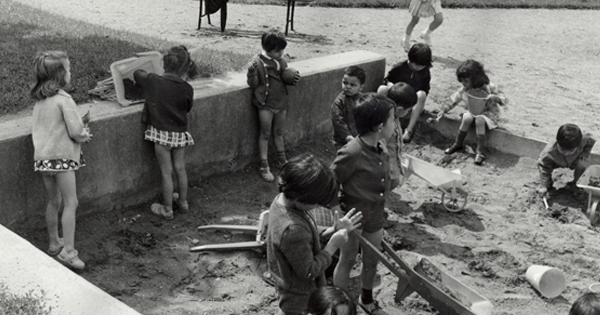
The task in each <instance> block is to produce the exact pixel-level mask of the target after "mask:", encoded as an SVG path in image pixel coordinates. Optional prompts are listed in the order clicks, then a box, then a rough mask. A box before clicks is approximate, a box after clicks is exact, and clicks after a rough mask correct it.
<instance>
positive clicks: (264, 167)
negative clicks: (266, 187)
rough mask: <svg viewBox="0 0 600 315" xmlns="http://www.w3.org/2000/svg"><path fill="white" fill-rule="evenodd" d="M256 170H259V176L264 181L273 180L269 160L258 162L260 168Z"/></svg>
mask: <svg viewBox="0 0 600 315" xmlns="http://www.w3.org/2000/svg"><path fill="white" fill-rule="evenodd" d="M258 170H259V172H260V176H261V177H262V179H264V180H265V181H266V182H272V181H274V180H275V176H273V173H271V169H270V168H269V162H267V161H266V160H265V161H261V162H260V168H259V169H258Z"/></svg>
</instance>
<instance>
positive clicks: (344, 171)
mask: <svg viewBox="0 0 600 315" xmlns="http://www.w3.org/2000/svg"><path fill="white" fill-rule="evenodd" d="M394 107H395V104H394V102H393V101H392V100H390V99H389V98H387V97H385V96H383V95H379V94H375V93H368V94H366V95H365V98H364V100H363V101H361V102H360V103H359V104H358V105H357V106H356V110H355V111H354V114H355V115H354V117H355V120H356V130H357V131H358V137H356V138H354V139H353V140H352V141H350V142H349V143H348V144H347V145H346V146H344V147H343V148H342V149H340V150H339V151H338V154H337V157H336V158H335V160H334V161H333V164H332V165H331V169H332V170H333V173H334V174H335V177H336V179H337V180H338V181H339V183H340V185H341V187H342V192H341V196H340V200H339V201H340V205H339V207H340V208H341V209H342V211H344V212H346V211H349V210H350V209H358V210H359V211H361V212H362V213H363V219H362V222H361V223H362V227H361V229H360V230H358V231H357V232H358V233H360V234H361V235H362V236H364V237H365V238H366V239H368V240H369V241H370V242H371V243H372V244H373V245H375V246H380V245H381V241H382V238H383V209H384V205H385V201H386V198H387V196H388V194H389V192H390V167H389V156H388V153H387V150H386V147H385V143H384V140H387V139H389V138H390V137H391V136H392V134H393V133H394V130H395V129H396V123H395V120H394ZM358 247H359V242H358V239H357V238H356V237H353V236H350V238H349V240H348V242H347V243H346V244H345V245H344V246H342V248H341V255H340V260H339V262H338V264H337V266H336V268H335V271H334V274H333V284H334V285H335V286H338V287H341V288H342V289H346V288H348V282H349V278H350V271H351V270H352V268H353V267H354V264H355V262H356V255H357V254H358ZM377 263H378V258H377V256H376V255H375V254H374V253H373V252H372V251H370V250H368V249H363V253H362V265H363V266H362V270H361V280H362V294H361V295H360V299H359V305H361V307H362V308H363V309H365V311H366V312H367V313H369V314H377V315H380V314H386V313H385V312H384V311H383V310H382V309H381V307H380V306H379V304H378V303H377V301H375V300H373V287H374V282H375V277H376V275H377Z"/></svg>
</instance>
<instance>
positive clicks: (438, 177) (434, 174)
mask: <svg viewBox="0 0 600 315" xmlns="http://www.w3.org/2000/svg"><path fill="white" fill-rule="evenodd" d="M402 168H403V169H404V177H403V178H402V180H401V182H402V183H404V182H406V180H408V178H409V177H410V176H411V175H413V174H414V175H416V176H417V177H419V178H421V179H422V180H424V181H426V182H428V183H429V184H431V185H432V186H433V187H435V188H436V189H438V190H439V191H441V192H442V204H443V205H444V208H446V210H448V211H450V212H458V211H461V210H462V209H464V208H465V206H466V205H467V198H468V196H469V194H468V193H467V192H466V191H465V190H464V189H462V184H463V181H464V180H465V178H464V176H462V175H461V173H460V170H459V169H456V170H452V171H449V170H447V169H445V168H442V167H439V166H436V165H433V164H431V163H427V162H425V161H423V160H421V159H418V158H416V157H414V156H411V155H408V154H404V155H403V156H402Z"/></svg>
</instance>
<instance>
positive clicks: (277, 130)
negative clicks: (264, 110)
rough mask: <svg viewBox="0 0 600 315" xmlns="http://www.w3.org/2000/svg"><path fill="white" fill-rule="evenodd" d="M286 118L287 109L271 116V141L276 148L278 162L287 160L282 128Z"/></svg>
mask: <svg viewBox="0 0 600 315" xmlns="http://www.w3.org/2000/svg"><path fill="white" fill-rule="evenodd" d="M286 118H287V111H285V110H282V111H280V112H279V113H277V114H275V116H274V117H273V141H274V142H275V149H276V150H277V159H278V162H279V163H280V164H283V163H285V162H287V158H286V156H285V139H284V137H283V128H284V126H285V121H286Z"/></svg>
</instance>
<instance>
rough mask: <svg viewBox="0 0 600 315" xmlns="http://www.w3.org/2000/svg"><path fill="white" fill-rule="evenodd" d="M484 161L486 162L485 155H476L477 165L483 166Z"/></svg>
mask: <svg viewBox="0 0 600 315" xmlns="http://www.w3.org/2000/svg"><path fill="white" fill-rule="evenodd" d="M483 160H485V155H483V154H481V153H477V154H476V155H475V165H481V164H483Z"/></svg>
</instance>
